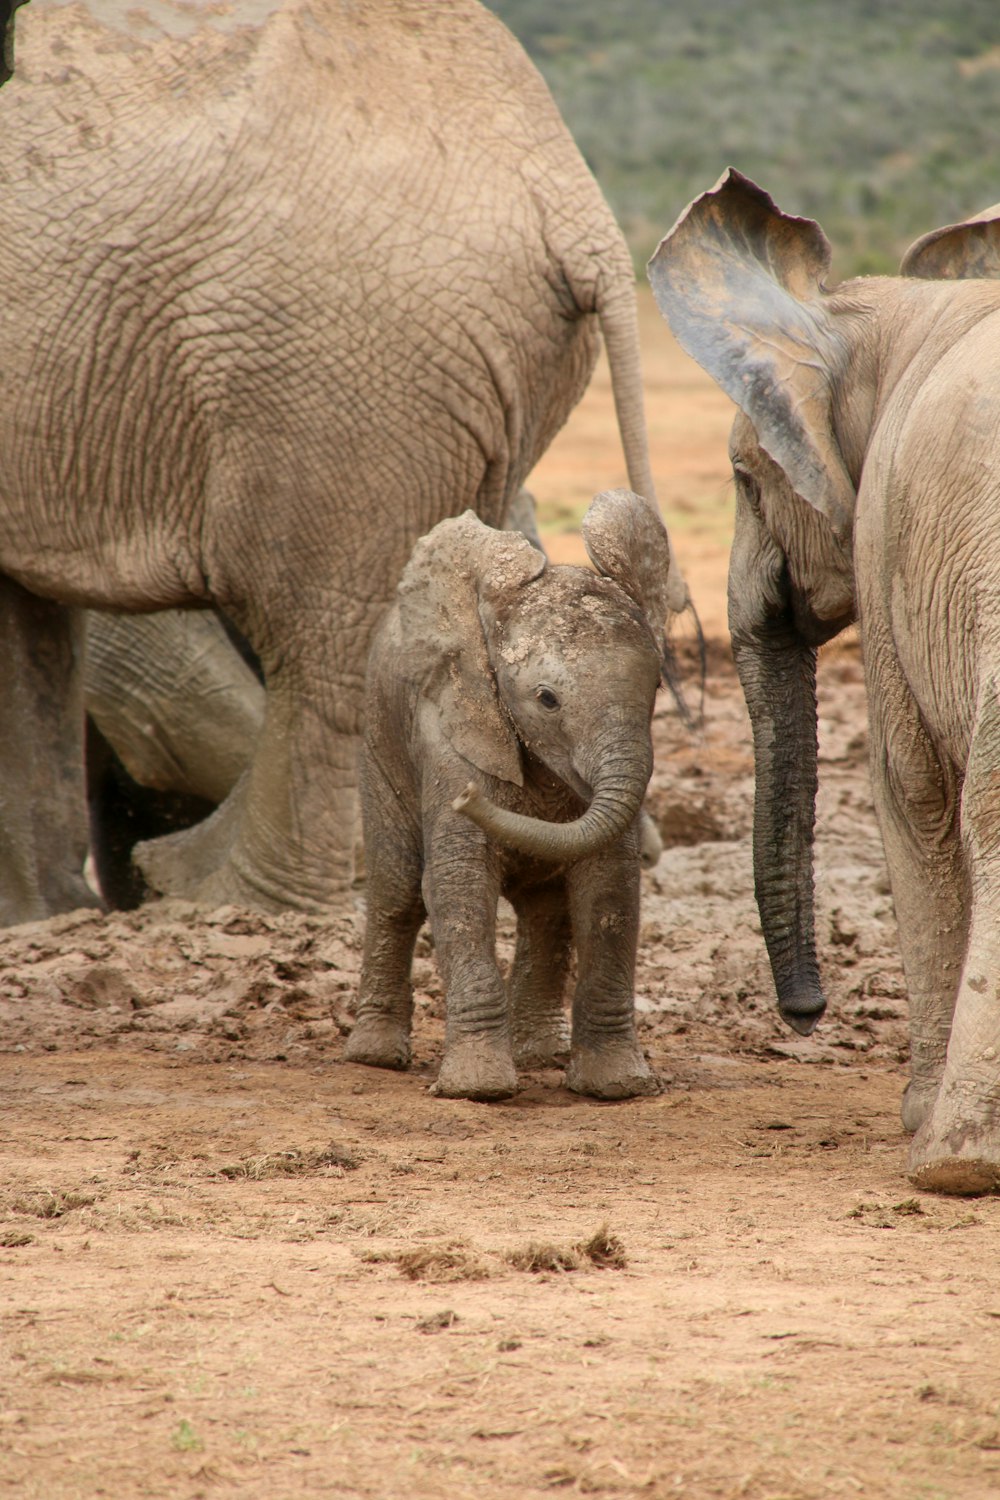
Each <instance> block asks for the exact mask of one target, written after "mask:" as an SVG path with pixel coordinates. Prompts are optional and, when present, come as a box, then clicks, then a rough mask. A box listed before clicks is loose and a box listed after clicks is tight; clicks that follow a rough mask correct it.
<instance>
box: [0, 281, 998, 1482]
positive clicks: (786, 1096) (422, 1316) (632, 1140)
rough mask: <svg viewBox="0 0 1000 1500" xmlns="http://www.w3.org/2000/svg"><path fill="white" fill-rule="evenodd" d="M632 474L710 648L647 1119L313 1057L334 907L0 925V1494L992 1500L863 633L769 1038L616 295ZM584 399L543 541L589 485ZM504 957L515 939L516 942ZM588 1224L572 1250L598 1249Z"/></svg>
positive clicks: (645, 974)
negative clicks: (694, 633) (820, 1020)
mask: <svg viewBox="0 0 1000 1500" xmlns="http://www.w3.org/2000/svg"><path fill="white" fill-rule="evenodd" d="M643 316H644V325H643V326H644V337H645V339H646V342H647V359H648V369H649V386H650V412H651V418H652V422H653V430H654V442H655V448H656V454H657V469H658V472H659V473H660V474H661V475H662V476H663V497H662V498H663V499H664V501H665V508H666V510H667V512H668V515H669V518H670V521H671V525H672V527H673V530H674V532H675V535H676V538H677V545H678V550H679V551H681V553H682V555H683V561H684V563H685V565H686V569H687V572H688V574H689V576H690V578H691V581H692V584H693V587H694V589H695V592H696V595H697V598H698V602H699V605H700V608H701V612H702V616H703V618H704V619H705V621H706V623H707V625H708V626H709V633H710V635H711V636H712V637H713V639H714V644H713V646H712V649H711V653H710V674H709V680H708V693H707V701H706V721H705V728H704V732H703V733H702V734H701V735H700V736H697V737H692V736H690V735H688V734H687V733H686V732H685V731H684V730H683V729H682V728H681V726H680V725H679V723H678V721H677V719H676V717H675V716H674V715H673V714H672V713H671V712H670V711H669V707H668V705H667V704H666V703H664V704H663V705H662V707H661V709H660V711H659V713H658V716H657V720H656V734H657V748H658V759H657V769H656V773H655V777H654V781H653V786H652V793H651V803H652V807H653V810H654V813H655V815H656V816H657V818H658V819H659V822H660V824H661V827H662V829H663V831H664V834H665V837H666V839H667V843H668V846H669V847H668V849H667V852H666V853H665V855H664V857H663V859H662V861H661V863H660V865H659V866H658V868H657V869H656V870H655V871H653V872H651V873H650V874H648V875H647V876H645V877H644V879H645V883H646V884H645V905H644V917H643V937H642V949H641V959H640V967H639V974H638V984H637V990H638V1006H639V1013H640V1021H641V1026H642V1036H643V1039H644V1041H645V1043H646V1045H647V1047H648V1049H649V1052H650V1056H651V1057H652V1059H653V1061H654V1063H655V1066H656V1067H657V1068H658V1069H659V1071H660V1073H661V1075H662V1077H663V1081H664V1090H663V1092H662V1093H661V1094H660V1095H659V1097H656V1098H652V1099H642V1100H637V1101H634V1102H630V1103H625V1104H613V1105H607V1104H604V1105H602V1104H597V1103H594V1102H591V1101H586V1100H581V1099H577V1098H574V1097H573V1096H571V1095H570V1094H568V1093H566V1091H565V1090H564V1089H563V1088H562V1087H561V1086H560V1077H559V1075H558V1074H557V1073H539V1074H537V1075H534V1076H531V1077H529V1078H528V1079H526V1087H525V1089H524V1092H523V1093H522V1094H521V1095H520V1096H519V1097H518V1098H517V1099H516V1100H514V1101H512V1102H510V1103H508V1104H502V1105H493V1106H482V1105H474V1104H469V1103H465V1102H453V1101H444V1100H440V1099H435V1098H432V1097H431V1096H430V1095H429V1094H428V1092H427V1086H428V1083H429V1082H430V1081H431V1080H432V1079H433V1076H434V1072H435V1067H436V1062H437V1059H438V1057H439V1055H440V1046H441V1038H442V1019H441V993H440V987H439V985H438V982H437V978H436V975H435V972H434V968H433V959H432V954H431V951H430V948H429V945H428V944H427V942H426V940H423V941H422V942H421V951H420V954H419V957H418V962H417V980H418V985H419V1003H418V1015H417V1024H416V1037H417V1045H416V1063H415V1066H414V1068H413V1070H412V1072H410V1073H408V1074H404V1075H394V1074H388V1073H380V1072H377V1071H375V1070H368V1069H363V1068H358V1067H350V1066H347V1065H346V1064H342V1063H341V1062H340V1061H339V1052H340V1047H341V1041H342V1034H343V1032H344V1030H345V1029H346V1027H347V1025H348V1024H349V1021H348V1015H349V1005H350V999H351V993H352V989H353V986H354V982H355V978H356V972H357V966H358V938H359V927H360V916H359V915H358V916H355V917H345V918H343V919H341V920H340V921H336V922H331V923H323V922H320V921H317V920H315V919H312V918H308V917H292V916H288V917H282V918H278V919H265V918H260V917H257V916H250V915H248V914H246V913H244V912H241V911H238V910H236V909H234V908H224V909H222V910H220V911H216V912H212V913H204V912H199V911H196V910H195V909H194V908H192V907H187V906H184V905H180V904H178V903H167V902H165V903H161V904H159V905H154V906H150V907H148V908H147V909H145V910H144V911H143V912H142V913H141V914H133V915H127V914H119V915H115V916H110V917H106V918H102V917H100V916H95V915H92V914H89V913H76V914H73V915H71V916H68V917H64V918H59V919H56V920H54V921H50V922H45V923H40V924H36V925H33V926H29V927H22V928H17V929H14V930H11V931H9V932H8V933H6V934H3V935H2V937H0V957H2V960H3V963H2V977H0V1022H2V1028H3V1030H2V1035H3V1039H4V1040H3V1047H4V1050H3V1053H2V1068H3V1075H4V1080H3V1106H2V1112H0V1152H2V1161H3V1165H2V1179H0V1320H2V1337H0V1493H10V1494H17V1495H18V1496H23V1497H25V1500H28V1497H45V1500H76V1497H91V1496H98V1495H106V1496H111V1497H116V1500H117V1497H123V1500H129V1497H132V1496H169V1497H183V1500H188V1497H190V1500H195V1497H216V1496H218V1497H225V1496H230V1495H232V1496H241V1497H242V1496H245V1497H261V1500H265V1497H266V1500H275V1497H277V1500H284V1497H290V1500H294V1497H299V1496H320V1495H328V1496H346V1497H353V1496H365V1497H369V1496H370V1497H384V1496H419V1497H425V1496H426V1497H429V1500H430V1497H449V1500H450V1497H465V1496H477V1497H478V1496H482V1495H489V1496H490V1497H498V1500H504V1497H509V1500H530V1497H536V1496H537V1497H542V1496H548V1495H551V1494H554V1493H567V1494H574V1493H578V1494H579V1493H582V1494H609V1495H612V1494H613V1495H619V1496H637V1497H638V1496H649V1497H653V1500H656V1497H666V1496H674V1495H680V1496H684V1497H693V1500H700V1497H720V1500H729V1497H733V1500H735V1497H747V1500H813V1497H838V1500H840V1497H844V1496H850V1495H855V1494H857V1495H862V1496H876V1497H886V1500H896V1497H899V1500H944V1497H947V1500H958V1497H963V1500H964V1497H981V1496H982V1497H985V1496H988V1495H992V1494H995V1493H997V1491H998V1490H1000V1413H998V1399H1000V1284H998V1281H1000V1278H998V1252H997V1230H998V1228H1000V1201H998V1200H997V1199H987V1200H982V1201H964V1200H951V1199H936V1198H933V1197H930V1196H928V1195H925V1194H915V1193H914V1192H913V1190H912V1189H911V1187H910V1186H909V1185H908V1183H907V1180H906V1177H905V1148H906V1143H905V1139H904V1137H903V1135H902V1133H901V1131H900V1128H899V1123H898V1114H897V1110H898V1101H899V1096H900V1092H901V1088H902V1083H903V1064H904V1059H905V1017H904V1012H905V995H904V991H903V986H902V980H901V974H900V968H899V963H898V960H897V957H896V951H895V940H894V931H893V921H892V912H891V904H890V899H889V896H888V894H887V885H886V879H885V871H884V867H883V863H882V858H881V853H880V849H879V844H878V839H877V835H876V833H875V829H874V824H873V818H872V810H871V806H870V801H869V792H868V784H867V775H866V769H865V713H864V699H863V689H862V686H861V672H860V666H859V661H858V656H857V649H856V646H855V644H854V643H852V642H848V643H847V644H846V645H844V646H840V647H836V648H832V649H831V650H829V651H828V652H827V653H826V655H825V659H824V662H823V665H822V670H821V687H822V706H821V721H822V724H821V729H822V734H821V741H822V766H821V774H822V792H821V802H820V816H819V832H818V886H819V933H820V940H821V953H822V960H823V964H824V969H825V973H826V975H827V978H828V983H829V991H830V997H831V1009H830V1014H829V1017H828V1019H827V1020H826V1021H825V1022H824V1024H823V1026H822V1027H821V1029H820V1031H819V1032H818V1034H817V1035H816V1036H815V1037H812V1038H809V1039H803V1038H798V1037H795V1036H793V1035H792V1034H791V1033H790V1032H788V1031H786V1030H785V1029H784V1028H783V1027H782V1026H781V1025H780V1023H779V1022H778V1021H777V1020H776V1019H775V1016H774V1013H773V1009H772V1001H771V991H770V984H769V979H768V975H767V970H766V964H765V960H764V955H763V952H762V947H761V941H760V934H759V927H758V924H757V920H756V915H755V911H754V906H753V900H752V893H751V877H750V854H749V843H748V830H749V824H750V808H751V790H752V789H751V763H750V754H749V745H748V731H747V724H746V719H745V715H744V711H743V708H742V704H741V700H740V696H739V692H738V687H737V684H736V681H735V677H734V675H733V671H732V666H731V663H730V661H729V658H728V654H727V651H726V647H725V645H724V643H723V632H724V624H723V622H724V606H723V602H722V589H723V585H722V577H723V573H724V567H725V547H726V542H727V540H728V529H729V524H730V514H731V513H730V496H729V490H728V486H727V483H726V463H725V433H726V429H727V427H728V422H729V411H728V407H727V404H726V403H725V401H724V400H722V398H720V397H718V396H717V395H716V393H715V391H714V389H713V388H712V387H711V386H710V384H709V383H708V382H707V381H706V380H705V379H704V378H702V377H701V376H700V375H699V374H698V372H697V371H695V370H694V369H693V368H692V367H691V366H690V364H689V363H688V362H687V361H686V360H684V359H683V358H682V356H680V355H679V354H678V352H677V350H676V349H675V348H674V346H673V345H672V344H671V343H670V341H669V339H668V337H667V335H666V332H665V330H664V329H663V327H662V325H660V324H659V322H658V321H657V319H656V316H655V312H653V311H652V309H651V307H650V305H649V303H648V301H644V303H643ZM613 433H614V429H613V422H612V421H611V418H610V415H609V403H608V390H607V380H606V376H605V375H604V373H603V372H602V373H601V374H600V375H599V377H598V380H597V382H596V383H595V387H594V390H593V391H592V393H591V394H590V395H589V396H588V398H587V402H586V404H585V406H584V408H583V409H582V410H581V411H580V412H579V413H578V414H577V416H576V417H575V418H574V421H573V423H571V425H570V427H569V428H568V429H567V432H566V433H565V434H564V435H563V437H562V438H561V439H560V442H559V444H558V445H557V447H556V449H555V450H554V452H553V453H552V454H551V455H550V457H549V458H548V459H547V460H546V463H545V464H544V465H543V466H542V468H541V469H540V471H539V472H538V474H537V476H536V480H535V488H536V491H537V493H538V495H539V497H540V500H541V502H542V515H543V519H544V520H545V521H546V523H547V530H548V539H549V542H550V545H551V546H552V548H553V550H554V551H556V552H558V553H560V555H566V556H572V555H575V554H574V548H575V547H576V546H578V544H577V543H576V542H575V541H574V540H573V538H572V537H569V536H565V535H563V531H564V528H565V526H566V524H567V521H568V520H569V519H571V518H572V516H573V515H574V514H578V513H579V510H580V508H581V507H582V505H583V504H584V503H585V501H586V499H587V498H588V497H589V493H590V491H591V489H592V488H593V487H595V486H603V485H609V484H614V483H620V482H622V480H623V477H624V476H623V475H621V474H619V473H617V472H616V466H617V465H618V463H619V460H618V457H617V452H616V443H615V440H614V436H613ZM503 926H504V935H503V948H504V951H505V952H506V953H508V954H509V951H510V924H509V922H508V921H505V922H504V924H503ZM595 1236H596V1239H595Z"/></svg>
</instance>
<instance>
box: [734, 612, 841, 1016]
mask: <svg viewBox="0 0 1000 1500" xmlns="http://www.w3.org/2000/svg"><path fill="white" fill-rule="evenodd" d="M733 654H734V656H735V658H736V667H737V671H738V672H739V675H740V681H741V683H742V684H743V692H744V695H745V697H746V701H747V708H748V710H749V713H750V722H751V725H752V727H753V745H754V765H755V772H756V798H755V802H754V828H753V869H754V885H755V889H756V894H757V906H758V909H759V911H760V920H761V927H762V929H763V932H764V941H765V943H766V944H767V952H768V957H769V958H770V960H771V972H772V974H773V975H774V985H775V989H776V990H777V993H778V1009H779V1011H780V1012H781V1015H782V1016H783V1018H784V1019H785V1020H786V1021H787V1022H788V1024H789V1026H791V1027H793V1028H794V1029H795V1030H796V1031H798V1032H800V1033H801V1034H802V1035H803V1036H808V1034H809V1033H810V1032H811V1031H812V1030H813V1028H814V1027H815V1025H816V1023H817V1021H818V1020H819V1018H820V1016H821V1015H822V1014H823V1011H824V1010H825V1009H826V1000H825V998H824V995H823V991H822V989H821V987H820V982H819V966H818V964H817V962H816V937H815V925H814V914H813V863H812V849H813V826H814V821H815V813H816V786H817V740H816V652H815V649H814V648H812V647H809V646H807V645H805V644H804V642H803V641H802V640H801V639H800V638H799V637H798V636H797V635H796V634H795V631H794V627H793V626H791V625H786V626H783V627H779V628H773V629H772V630H770V631H768V632H767V634H766V635H754V636H753V637H751V638H749V639H748V638H747V637H746V636H744V637H743V638H742V639H741V638H740V637H739V636H738V635H736V634H734V638H733Z"/></svg>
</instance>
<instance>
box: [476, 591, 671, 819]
mask: <svg viewBox="0 0 1000 1500" xmlns="http://www.w3.org/2000/svg"><path fill="white" fill-rule="evenodd" d="M480 612H481V614H482V615H483V616H484V617H485V618H484V626H485V633H486V640H487V650H488V652H489V657H490V661H491V664H492V666H493V670H494V673H495V676H496V684H497V689H498V691H499V694H500V700H501V702H502V703H503V705H504V707H505V708H506V711H507V713H508V714H509V715H510V718H511V720H512V721H513V725H514V728H515V730H516V732H517V737H518V739H519V741H520V742H521V744H522V745H523V746H524V747H525V749H527V750H528V751H529V752H530V753H531V754H532V755H534V756H537V758H538V759H539V760H541V761H543V762H544V763H545V765H546V766H548V767H549V769H550V770H552V771H554V772H555V773H556V775H557V776H558V777H559V778H560V779H561V780H562V781H564V782H566V784H567V785H568V786H571V787H572V788H573V790H574V791H575V792H577V793H578V794H579V795H580V796H581V797H582V798H583V799H584V800H585V801H587V802H589V801H590V800H591V797H592V796H593V794H594V792H595V789H596V788H597V786H598V784H603V783H606V781H607V777H608V776H609V774H611V773H612V772H613V773H614V775H615V777H616V779H617V780H619V781H621V782H624V781H625V780H634V781H635V782H636V783H637V784H641V786H640V791H639V796H640V798H641V796H642V793H643V792H644V791H645V788H646V782H647V781H648V780H649V774H650V770H651V769H652V761H651V750H650V743H649V723H650V718H651V717H652V712H653V700H654V698H655V696H656V689H657V685H658V683H659V678H660V652H659V650H658V649H657V645H656V642H655V640H654V638H653V634H652V631H651V629H650V625H649V622H648V621H647V619H646V617H645V615H644V614H643V612H642V610H641V608H640V607H639V605H638V604H636V603H635V601H634V600H633V599H632V598H631V597H630V596H629V595H628V594H627V593H626V592H625V590H624V589H623V588H622V587H621V586H620V585H619V584H617V583H615V582H613V581H612V580H611V579H609V578H602V577H600V576H598V575H597V574H595V573H591V572H590V571H589V569H587V568H573V567H551V566H550V567H547V568H546V569H545V571H544V572H543V573H541V574H540V575H539V576H538V577H537V578H535V579H532V580H531V582H530V583H527V584H525V585H523V586H522V587H521V588H519V589H517V590H514V591H511V592H510V593H509V594H505V595H501V596H500V597H499V598H497V597H495V596H494V597H490V598H487V599H484V601H483V604H482V606H481V611H480Z"/></svg>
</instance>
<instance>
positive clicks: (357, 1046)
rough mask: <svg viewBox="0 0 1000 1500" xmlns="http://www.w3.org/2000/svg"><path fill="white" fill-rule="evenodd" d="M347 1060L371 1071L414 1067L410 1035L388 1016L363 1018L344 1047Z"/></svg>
mask: <svg viewBox="0 0 1000 1500" xmlns="http://www.w3.org/2000/svg"><path fill="white" fill-rule="evenodd" d="M344 1061H345V1062H352V1063H364V1064H366V1066H368V1067H369V1068H395V1069H396V1070H397V1071H398V1070H401V1069H403V1068H408V1067H409V1066H410V1034H409V1031H408V1029H407V1028H406V1027H405V1026H403V1025H401V1024H400V1022H399V1021H395V1020H392V1019H391V1018H388V1017H386V1016H364V1015H362V1016H359V1017H358V1019H357V1020H356V1021H355V1023H354V1029H353V1030H352V1032H351V1034H350V1036H349V1037H348V1038H347V1044H346V1046H345V1047H344Z"/></svg>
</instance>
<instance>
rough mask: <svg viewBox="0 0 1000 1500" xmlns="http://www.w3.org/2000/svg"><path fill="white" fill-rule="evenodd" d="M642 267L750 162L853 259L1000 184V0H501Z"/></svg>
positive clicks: (840, 255)
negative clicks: (696, 206)
mask: <svg viewBox="0 0 1000 1500" xmlns="http://www.w3.org/2000/svg"><path fill="white" fill-rule="evenodd" d="M490 3H491V6H492V9H493V10H494V11H496V13H497V14H498V15H499V16H500V17H501V19H502V20H503V21H505V22H506V24H507V25H508V26H509V27H510V29H511V30H512V31H513V32H514V34H515V35H516V36H517V37H519V39H520V40H521V42H522V44H523V45H524V46H525V47H526V49H527V51H528V52H529V54H530V55H531V57H532V59H533V60H534V62H535V63H536V64H537V66H538V67H539V68H540V70H541V72H542V73H543V74H544V76H545V78H546V80H547V82H548V84H549V87H550V88H551V90H552V93H553V94H554V96H555V98H556V101H557V103H558V104H559V107H560V109H561V110H562V112H563V115H564V117H565V119H566V121H567V123H568V125H569V127H570V129H571V130H572V132H573V134H574V136H575V137H576V140H577V142H578V143H579V145H580V148H581V150H582V151H583V154H584V156H585V157H586V159H587V162H588V163H589V165H590V167H591V169H592V171H593V172H594V174H595V176H596V177H597V179H598V181H599V182H600V183H601V186H602V187H603V189H604V192H605V194H606V196H607V197H608V199H609V201H610V203H611V204H612V207H613V208H614V209H615V212H616V213H617V215H618V218H619V220H620V222H621V224H622V225H623V227H624V229H625V233H626V235H627V236H628V239H629V243H630V245H631V247H632V251H633V255H634V257H635V260H636V265H637V268H638V267H641V266H643V265H644V264H645V261H646V260H647V258H648V257H649V255H650V254H651V253H652V251H653V250H654V249H655V247H656V244H657V242H658V240H659V239H660V237H661V236H662V235H663V234H665V233H666V231H667V230H668V229H669V228H670V226H671V224H672V223H673V222H674V220H675V218H676V217H677V215H678V214H679V213H680V211H681V209H683V207H684V205H685V204H686V203H687V202H688V201H689V200H690V199H691V198H693V197H694V196H696V194H698V193H700V192H703V191H704V190H705V189H706V188H708V187H710V186H711V185H712V183H713V182H714V181H715V179H716V178H717V177H718V176H719V174H720V172H721V171H722V170H723V169H724V168H725V167H726V166H730V165H731V166H735V167H738V168H739V169H740V171H742V172H745V173H746V174H747V175H748V176H750V177H753V178H754V179H755V180H756V181H757V182H759V183H760V184H761V185H762V186H763V187H765V188H767V190H768V191H769V192H770V193H771V195H772V197H774V198H775V200H776V201H777V202H778V203H779V204H780V206H781V207H782V208H783V209H786V210H787V211H789V212H791V213H799V214H808V215H809V216H810V217H811V218H815V219H818V220H819V222H820V223H821V224H822V226H823V228H824V229H825V231H826V233H827V235H828V236H829V238H830V239H831V240H832V242H833V246H834V271H835V274H836V275H837V276H841V277H842V276H849V275H855V274H860V273H884V272H889V273H891V272H893V271H895V269H896V267H897V266H898V264H899V256H900V253H901V252H902V251H903V250H904V249H905V248H906V246H907V245H908V244H909V243H910V242H911V241H912V240H914V239H915V238H916V237H917V236H918V235H920V234H923V233H925V232H926V231H927V230H929V229H934V228H936V227H938V226H939V225H941V224H948V223H954V222H955V221H956V220H958V219H962V218H966V217H968V215H970V214H973V213H975V212H977V211H978V210H980V209H982V208H985V207H987V206H988V205H990V204H992V203H996V202H997V201H998V200H1000V0H936V3H935V0H757V3H753V0H490Z"/></svg>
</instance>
